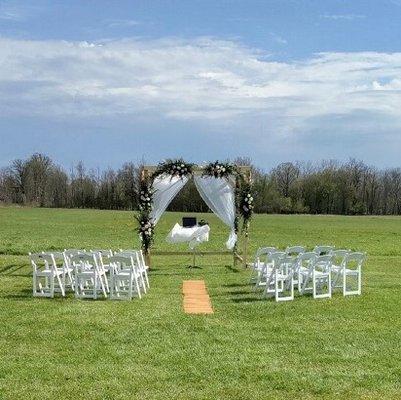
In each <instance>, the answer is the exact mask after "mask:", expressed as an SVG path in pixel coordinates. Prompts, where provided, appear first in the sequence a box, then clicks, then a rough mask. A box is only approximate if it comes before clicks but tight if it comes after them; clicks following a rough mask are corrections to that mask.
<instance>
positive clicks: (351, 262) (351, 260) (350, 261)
mask: <svg viewBox="0 0 401 400" xmlns="http://www.w3.org/2000/svg"><path fill="white" fill-rule="evenodd" d="M365 260H366V253H362V252H353V253H348V254H347V255H346V256H345V257H344V261H343V266H344V267H345V268H347V269H359V268H361V267H362V265H363V263H364V262H365Z"/></svg>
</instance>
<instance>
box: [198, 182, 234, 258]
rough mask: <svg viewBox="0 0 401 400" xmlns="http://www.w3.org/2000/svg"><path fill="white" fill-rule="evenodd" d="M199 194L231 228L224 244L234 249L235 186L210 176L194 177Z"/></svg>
mask: <svg viewBox="0 0 401 400" xmlns="http://www.w3.org/2000/svg"><path fill="white" fill-rule="evenodd" d="M194 181H195V185H196V188H197V189H198V192H199V194H200V195H201V197H202V199H203V201H204V202H205V203H206V204H207V205H208V207H209V208H210V209H211V210H212V211H213V212H214V213H215V214H216V215H217V216H218V217H219V218H220V219H221V220H222V221H223V222H224V223H225V224H226V225H228V226H229V227H230V228H231V232H230V236H229V238H228V240H227V242H226V246H227V248H228V249H229V250H231V249H232V248H234V246H235V243H236V242H237V235H236V233H235V229H234V221H235V190H234V187H235V184H234V182H232V180H227V179H225V178H214V177H211V176H199V175H198V176H197V175H195V176H194Z"/></svg>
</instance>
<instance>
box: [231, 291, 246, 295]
mask: <svg viewBox="0 0 401 400" xmlns="http://www.w3.org/2000/svg"><path fill="white" fill-rule="evenodd" d="M251 293H252V291H251V290H231V291H229V292H228V294H239V295H241V294H251Z"/></svg>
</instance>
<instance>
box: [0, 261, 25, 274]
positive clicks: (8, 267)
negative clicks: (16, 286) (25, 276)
mask: <svg viewBox="0 0 401 400" xmlns="http://www.w3.org/2000/svg"><path fill="white" fill-rule="evenodd" d="M14 267H17V268H15V269H14ZM24 267H25V265H15V264H10V265H6V266H5V267H4V268H2V269H0V275H14V274H13V272H16V271H18V270H20V269H21V268H24ZM10 270H12V271H10ZM16 276H18V275H16Z"/></svg>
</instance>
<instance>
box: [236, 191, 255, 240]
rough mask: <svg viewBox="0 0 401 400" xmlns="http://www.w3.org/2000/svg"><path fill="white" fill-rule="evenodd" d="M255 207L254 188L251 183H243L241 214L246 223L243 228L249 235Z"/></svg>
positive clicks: (240, 200)
mask: <svg viewBox="0 0 401 400" xmlns="http://www.w3.org/2000/svg"><path fill="white" fill-rule="evenodd" d="M253 209H254V198H253V193H252V188H251V185H250V184H249V183H243V184H242V188H241V190H240V193H239V210H238V212H239V214H240V215H241V217H242V219H243V221H244V224H243V230H244V232H245V234H246V235H248V229H249V222H250V220H251V218H252V214H253Z"/></svg>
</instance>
